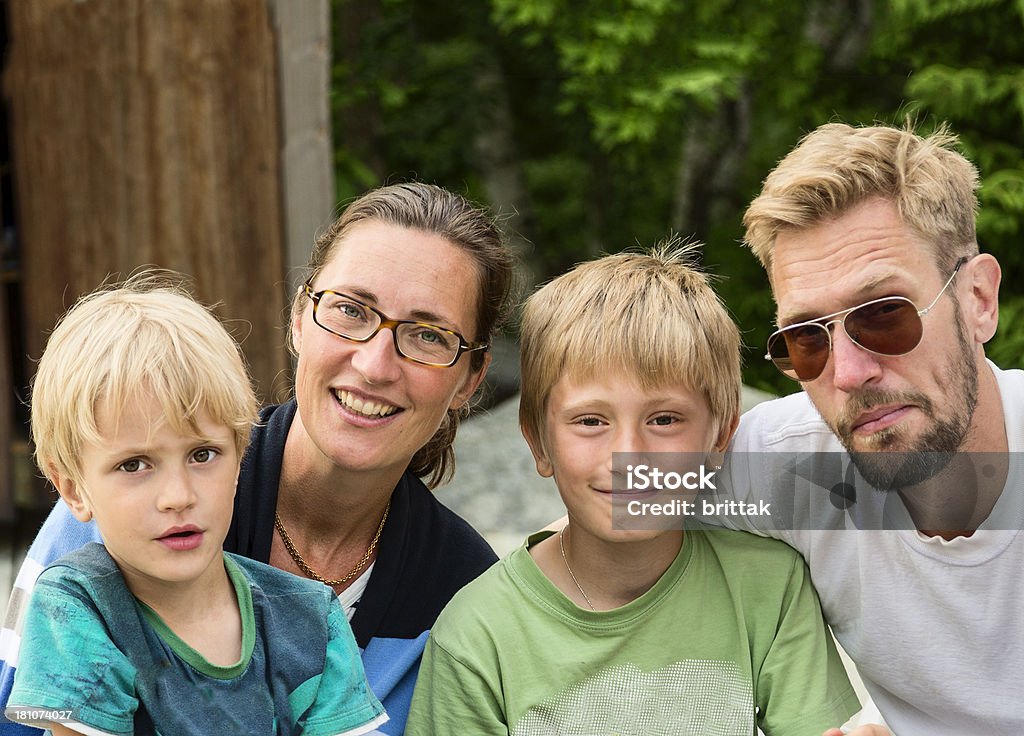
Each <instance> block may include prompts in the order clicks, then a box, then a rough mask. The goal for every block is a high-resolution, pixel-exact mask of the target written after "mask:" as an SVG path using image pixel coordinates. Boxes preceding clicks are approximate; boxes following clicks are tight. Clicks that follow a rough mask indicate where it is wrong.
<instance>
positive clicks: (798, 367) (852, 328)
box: [764, 256, 969, 381]
mask: <svg viewBox="0 0 1024 736" xmlns="http://www.w3.org/2000/svg"><path fill="white" fill-rule="evenodd" d="M968 260H969V259H968V258H967V257H966V256H965V257H963V258H961V259H960V260H959V261H957V262H956V267H955V268H954V269H953V273H952V274H951V275H950V277H949V278H948V279H947V280H946V283H945V284H944V285H943V287H942V288H941V289H940V290H939V293H938V294H936V295H935V298H934V299H932V303H931V304H929V305H928V306H927V307H925V308H924V309H918V308H917V305H916V304H914V302H912V301H910V300H909V299H907V298H906V297H905V296H887V297H883V298H881V299H872V300H871V301H869V302H865V303H864V304H860V305H858V306H856V307H850V308H849V309H843V310H842V311H839V312H835V313H833V314H828V315H825V316H824V317H819V318H818V319H813V320H810V321H808V322H799V323H797V324H795V325H787V326H786V327H783V328H782V329H780V330H776V331H775V332H773V333H772V335H771V337H769V338H768V352H767V353H766V354H765V356H764V357H765V359H766V360H770V361H772V362H773V363H774V364H775V367H776V368H778V369H779V370H780V371H782V373H783V374H784V375H786V376H788V377H789V378H792V379H794V380H796V381H813V380H814V379H815V378H817V377H818V376H820V375H821V372H822V371H823V370H825V365H826V364H827V363H828V356H829V355H830V354H831V353H832V331H831V329H830V328H831V327H832V325H834V324H841V325H842V326H843V329H844V330H845V331H846V334H847V335H848V336H849V338H850V339H851V340H853V342H854V343H855V344H856V345H858V346H859V347H861V348H863V349H864V350H867V351H868V352H871V353H875V354H876V355H906V354H907V353H909V352H910V351H911V350H913V349H914V348H916V347H917V346H918V344H919V343H920V342H921V335H922V334H923V332H924V325H923V324H922V323H921V318H922V317H923V316H925V315H926V314H928V312H929V311H931V309H932V307H934V306H935V305H936V303H937V302H938V301H939V297H941V296H942V295H943V293H945V291H946V289H947V288H949V285H950V284H951V283H953V279H954V278H956V275H957V272H958V271H960V267H961V266H963V265H964V264H965V263H967V261H968Z"/></svg>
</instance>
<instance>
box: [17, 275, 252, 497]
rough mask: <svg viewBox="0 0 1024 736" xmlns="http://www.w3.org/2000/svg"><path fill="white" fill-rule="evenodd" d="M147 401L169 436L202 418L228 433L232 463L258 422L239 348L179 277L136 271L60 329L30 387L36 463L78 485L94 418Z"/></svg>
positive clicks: (95, 436) (81, 304) (94, 433)
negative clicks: (155, 404)
mask: <svg viewBox="0 0 1024 736" xmlns="http://www.w3.org/2000/svg"><path fill="white" fill-rule="evenodd" d="M147 392H152V395H153V396H155V397H156V399H157V401H159V402H160V404H161V407H162V409H163V415H164V419H165V421H166V422H167V423H168V424H169V426H170V427H171V428H173V429H174V430H175V431H176V432H179V433H181V434H183V435H186V434H195V433H196V432H197V431H198V429H197V426H196V421H197V416H198V414H199V412H201V411H203V410H205V411H207V412H208V413H209V414H210V416H211V418H212V419H213V420H214V421H215V422H217V423H218V424H222V425H224V426H227V427H230V428H231V429H232V430H233V432H234V434H235V446H236V448H237V449H238V454H239V457H241V455H242V453H243V452H244V451H245V448H246V447H247V445H248V442H249V432H250V430H251V428H252V426H253V424H254V422H255V421H256V418H257V404H256V396H255V394H254V392H253V387H252V383H251V381H250V379H249V375H248V373H247V371H246V367H245V361H244V358H243V356H242V353H241V350H240V349H239V347H238V344H237V343H236V342H235V341H234V339H232V337H231V335H229V334H228V332H227V330H226V329H225V328H224V326H223V325H222V324H221V323H220V322H219V321H218V320H217V319H216V317H214V316H213V315H212V314H211V313H210V312H209V310H207V309H206V308H205V307H203V306H202V305H200V304H199V303H197V302H196V301H195V300H194V299H193V298H192V296H191V295H190V294H189V292H188V291H187V290H186V288H185V287H184V286H183V279H182V277H180V276H179V275H178V274H174V273H172V272H169V271H155V270H148V271H143V272H140V273H138V274H135V275H134V276H132V277H130V278H129V279H128V280H127V281H124V282H123V283H119V284H111V285H107V286H103V287H100V288H99V289H97V290H96V291H94V292H92V293H91V294H88V295H87V296H84V297H82V298H81V299H80V300H79V301H78V302H77V303H76V304H75V305H74V306H73V307H72V308H71V309H70V310H69V311H68V312H67V313H66V314H65V315H64V316H63V317H62V318H61V319H60V320H59V321H58V323H57V326H56V327H55V328H54V330H53V332H52V334H51V335H50V338H49V340H48V341H47V343H46V349H45V351H44V352H43V356H42V358H41V359H40V360H39V365H38V369H37V371H36V375H35V378H34V379H33V385H32V440H33V442H34V444H35V457H36V463H37V464H38V465H39V467H40V469H41V470H42V471H43V472H44V473H46V474H47V476H48V477H50V478H51V479H52V478H53V473H54V472H55V471H56V472H57V473H59V474H61V475H65V476H68V477H70V478H75V479H79V480H80V467H79V463H78V458H79V456H80V453H81V449H82V447H83V445H85V444H87V443H97V442H99V441H101V435H100V431H99V428H98V426H97V420H96V417H97V413H98V411H99V408H100V406H101V402H113V403H107V404H105V405H106V406H108V407H110V409H111V410H112V412H113V413H114V415H115V416H119V415H120V414H121V413H122V412H123V411H124V410H125V408H126V407H127V406H128V405H129V404H130V403H131V402H132V401H133V400H135V399H137V398H138V397H139V396H140V395H142V394H145V393H147Z"/></svg>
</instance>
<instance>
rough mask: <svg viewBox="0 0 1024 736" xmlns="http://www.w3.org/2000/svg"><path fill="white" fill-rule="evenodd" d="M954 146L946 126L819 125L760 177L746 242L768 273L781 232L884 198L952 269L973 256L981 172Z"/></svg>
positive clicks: (944, 266)
mask: <svg viewBox="0 0 1024 736" xmlns="http://www.w3.org/2000/svg"><path fill="white" fill-rule="evenodd" d="M956 144H957V137H956V136H955V135H954V134H953V133H951V132H950V131H949V129H948V128H946V127H945V126H942V127H940V128H939V129H938V130H937V131H935V132H934V133H932V134H931V135H929V136H920V135H918V134H916V133H915V132H914V131H913V130H912V129H911V127H910V126H909V125H908V126H907V127H905V128H895V127H889V126H881V125H876V126H871V127H864V128H855V127H851V126H849V125H844V124H842V123H829V124H827V125H822V126H821V127H820V128H818V129H816V130H814V131H813V132H811V133H809V134H808V135H806V136H805V137H804V138H803V139H802V140H801V141H800V143H799V144H798V145H797V146H796V148H794V149H793V150H792V151H791V152H790V153H789V154H788V155H787V156H786V157H785V158H783V159H782V161H780V162H779V164H778V166H776V167H775V170H774V171H772V172H771V173H770V174H769V175H768V177H767V178H766V179H765V181H764V187H763V189H762V191H761V194H759V195H758V196H757V198H755V199H754V201H753V202H751V203H750V207H748V208H747V211H746V214H745V215H744V216H743V225H744V227H745V228H746V237H745V241H746V243H747V245H749V246H750V248H751V250H753V252H754V255H755V256H757V258H758V260H759V261H760V262H761V265H762V266H764V268H765V270H766V271H767V272H768V274H769V276H771V266H772V253H773V251H774V248H775V240H776V237H777V236H778V234H779V232H780V231H784V230H802V229H805V228H808V227H812V226H815V225H817V224H819V223H822V222H825V221H828V220H831V219H834V218H837V217H840V216H842V215H843V214H844V213H846V212H847V211H849V210H850V209H851V208H853V207H855V206H857V205H858V204H860V203H862V202H865V201H867V200H870V199H874V198H881V199H884V200H887V201H889V202H892V203H893V204H895V205H896V208H897V210H898V212H899V214H900V216H901V217H902V219H903V222H904V223H905V224H906V225H908V226H909V227H911V228H912V229H913V230H915V231H916V232H917V234H918V235H920V236H921V237H922V238H923V239H924V241H925V242H926V243H928V244H929V246H930V247H931V248H932V251H933V254H934V256H935V260H936V264H937V265H938V266H939V268H940V270H942V271H948V270H951V269H952V268H953V265H954V263H955V262H956V261H957V259H958V258H960V257H961V256H965V255H966V256H971V255H975V254H977V252H978V245H977V242H976V240H975V218H976V216H977V211H978V199H977V195H976V192H977V189H978V187H979V182H978V171H977V169H976V168H975V167H974V165H973V164H972V163H971V162H970V161H968V160H967V159H966V158H964V156H963V155H961V154H960V153H959V152H957V151H956V150H955V147H956Z"/></svg>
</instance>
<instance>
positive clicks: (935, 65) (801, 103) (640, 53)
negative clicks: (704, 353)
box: [332, 0, 1024, 392]
mask: <svg viewBox="0 0 1024 736" xmlns="http://www.w3.org/2000/svg"><path fill="white" fill-rule="evenodd" d="M332 12H333V16H332V17H333V22H334V24H335V48H334V54H335V56H334V58H335V66H334V84H333V87H332V109H333V111H334V115H335V140H336V142H337V155H336V159H335V160H336V166H337V172H338V190H339V192H340V193H342V194H343V195H344V196H350V195H353V194H356V193H358V192H360V191H362V190H364V189H365V188H367V187H368V186H372V185H374V184H377V183H379V182H381V181H385V180H387V179H389V178H402V177H408V176H413V175H415V176H418V177H419V178H422V179H426V180H429V181H436V182H438V183H440V184H443V185H446V186H449V187H452V188H454V189H456V190H459V191H464V192H468V193H469V194H470V195H471V196H474V197H476V198H478V199H485V198H486V197H488V196H490V197H491V198H492V203H493V204H495V206H498V207H500V208H502V210H503V211H504V212H506V213H509V212H512V211H514V212H517V213H519V216H518V217H517V218H516V219H515V220H514V225H515V228H516V230H517V231H518V232H519V233H520V234H521V235H522V236H524V237H525V238H527V239H528V240H529V241H530V242H531V243H532V247H531V248H530V249H529V250H528V252H527V253H526V257H527V260H528V261H529V265H530V267H531V270H532V272H533V273H534V274H535V275H536V277H537V279H538V280H544V279H546V278H549V277H550V276H552V275H555V274H557V273H559V272H561V271H562V270H564V269H565V268H567V267H568V266H570V265H571V264H573V263H575V262H577V261H580V260H583V259H586V258H590V257H593V256H594V255H596V254H597V253H600V252H606V251H616V250H620V249H622V248H625V247H629V246H632V245H635V244H638V243H639V244H644V245H649V244H651V243H653V242H655V241H656V240H658V239H661V238H663V237H665V236H666V235H668V234H669V233H670V232H672V231H678V232H679V233H680V234H681V235H683V236H694V237H696V238H697V239H699V240H702V241H703V242H705V243H706V246H705V248H704V259H705V262H706V264H707V266H708V267H709V268H710V269H711V270H713V271H714V272H715V273H717V274H719V275H720V277H721V278H720V280H719V282H718V288H719V290H720V292H721V293H722V295H723V297H724V299H725V300H726V302H727V304H728V305H729V308H730V310H731V311H732V313H733V314H734V316H735V317H736V319H737V321H738V322H739V324H740V325H741V326H742V327H743V330H744V333H743V334H744V341H745V343H746V344H747V345H749V346H750V347H749V349H748V350H747V351H746V353H745V365H746V367H745V372H744V378H745V380H746V381H747V382H748V383H750V384H752V385H754V386H757V387H759V388H763V389H766V390H770V391H775V392H788V391H793V390H796V389H797V386H796V385H795V384H793V383H792V382H789V381H787V380H786V379H784V378H782V377H781V376H779V375H778V373H777V372H776V371H775V370H774V369H773V368H772V367H771V366H770V365H769V364H767V363H766V362H765V361H764V360H763V359H762V356H763V350H764V348H763V346H764V342H765V340H766V338H767V336H768V334H769V332H770V331H771V326H772V321H773V314H774V305H773V302H772V299H771V294H770V292H769V289H768V284H767V279H766V278H765V276H764V274H763V272H762V271H761V269H760V267H759V266H758V264H757V263H756V261H755V260H754V259H753V257H752V256H751V255H750V253H749V252H748V251H747V250H746V249H745V248H742V247H741V246H740V242H741V240H742V228H741V225H740V220H741V217H742V213H743V211H744V209H745V207H746V205H747V204H748V203H749V201H750V199H751V198H752V197H753V196H755V194H756V193H757V191H758V190H759V188H760V183H761V181H762V180H763V178H764V176H765V175H766V174H767V173H768V172H769V171H770V170H771V168H772V167H773V166H774V165H775V163H776V162H777V161H778V160H779V159H780V158H781V157H782V156H783V155H785V153H786V152H787V151H788V150H790V149H791V148H792V147H793V145H794V144H795V143H796V142H797V141H798V140H799V138H800V137H801V136H802V135H803V134H805V133H806V132H808V131H810V130H812V129H814V128H815V127H817V126H818V125H820V124H821V123H823V122H827V121H829V120H842V121H844V122H850V123H855V124H857V123H859V124H871V123H873V122H876V121H880V122H889V123H896V124H902V123H903V122H904V121H905V120H907V119H911V120H915V121H917V123H918V125H919V127H920V128H921V129H925V130H926V129H929V128H934V127H936V126H937V125H938V124H939V123H940V122H942V121H948V123H949V124H950V125H951V127H952V128H953V130H955V131H956V132H957V133H958V134H959V135H960V137H961V143H962V145H963V149H964V151H965V153H966V154H967V155H968V157H969V158H971V160H972V161H974V162H975V163H976V164H977V166H978V167H979V169H980V171H981V174H982V181H983V186H982V189H981V191H980V194H979V196H980V202H981V211H980V215H979V218H978V237H979V242H980V243H981V245H982V248H983V249H984V250H987V251H990V252H992V253H994V254H995V255H997V257H998V258H999V260H1000V263H1001V264H1002V267H1003V299H1002V317H1003V319H1002V321H1001V327H1000V330H999V333H998V334H997V336H996V338H995V340H994V341H993V342H992V344H991V345H990V346H989V353H990V355H992V357H993V358H994V359H995V360H996V361H997V362H999V363H1000V364H1002V365H1004V366H1019V365H1021V364H1022V363H1024V357H1022V356H1024V350H1022V348H1024V319H1021V317H1022V316H1024V296H1022V295H1021V293H1020V292H1021V290H1020V288H1019V286H1018V284H1020V283H1022V282H1024V249H1021V248H1020V247H1019V246H1018V243H1019V242H1020V239H1021V237H1022V236H1024V64H1022V60H1024V33H1022V31H1024V0H889V1H888V2H879V1H878V0H874V1H872V0H858V1H857V2H848V3H836V2H834V0H796V1H795V2H786V3H740V2H736V1H735V0H692V1H691V2H685V3H684V2H679V0H603V1H600V2H599V1H598V0H589V1H588V2H583V0H489V2H479V3H460V4H451V3H448V4H446V3H441V2H438V1H437V0H334V1H333V4H332ZM510 182H511V183H512V184H510ZM499 192H503V193H499ZM509 192H511V194H510V193H509ZM495 197H497V198H498V199H497V200H494V198H495Z"/></svg>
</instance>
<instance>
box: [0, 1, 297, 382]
mask: <svg viewBox="0 0 1024 736" xmlns="http://www.w3.org/2000/svg"><path fill="white" fill-rule="evenodd" d="M7 10H8V13H9V33H10V46H9V52H8V65H7V68H6V71H5V78H4V87H5V92H6V94H7V96H8V98H9V102H10V114H11V137H12V149H13V161H14V170H15V198H16V202H17V211H18V215H19V217H18V223H19V239H20V242H21V252H22V258H23V264H22V270H23V274H24V287H23V294H24V302H25V303H24V310H25V314H24V320H25V327H26V342H27V351H28V353H29V355H30V356H31V357H32V358H36V357H38V356H39V354H40V352H41V351H42V347H43V345H44V344H45V337H46V332H47V330H48V329H49V328H50V327H51V326H52V325H53V323H54V321H55V319H56V318H57V316H58V315H59V314H61V313H62V312H63V311H64V310H66V309H67V308H68V307H69V306H70V305H71V304H72V303H73V302H74V300H75V299H76V298H77V297H78V296H79V295H80V294H82V293H84V292H87V291H89V290H91V289H92V288H94V287H95V286H97V285H98V284H99V283H100V282H101V281H103V280H104V279H105V278H106V277H107V276H108V274H121V275H126V274H127V273H129V272H130V271H132V270H133V269H135V268H137V267H139V266H142V265H146V264H155V265H159V266H162V267H166V268H172V269H175V270H178V271H181V272H183V273H186V274H188V275H190V276H191V277H193V278H194V280H195V283H196V287H197V291H198V295H199V297H200V298H201V299H202V300H203V301H205V302H207V303H215V302H216V303H219V304H220V306H219V307H218V313H219V314H220V316H221V317H222V318H226V319H228V320H229V322H230V324H229V326H230V327H233V328H234V329H233V331H234V332H235V334H236V337H238V338H240V339H242V338H244V341H243V348H244V349H245V352H246V355H247V357H248V359H249V361H250V365H251V368H252V372H253V374H254V378H255V379H256V382H257V384H258V386H259V387H260V389H261V391H262V392H263V395H264V396H265V395H266V394H267V393H268V392H269V389H270V386H271V385H272V383H273V381H274V380H275V378H277V377H278V375H279V374H283V373H285V372H286V371H287V368H288V359H287V353H286V351H285V348H284V333H283V330H282V329H281V328H282V324H283V321H284V319H285V312H286V310H285V286H284V283H283V278H282V276H283V272H284V267H283V263H284V249H283V244H282V243H283V225H282V223H283V219H282V213H281V207H282V201H283V194H282V182H281V175H280V147H281V140H280V138H281V136H280V125H279V117H280V111H279V107H278V100H279V97H278V91H277V89H278V88H277V72H276V59H277V54H276V46H275V38H274V31H273V28H272V24H271V22H270V18H269V14H268V8H267V2H266V0H211V1H210V2H194V0H117V1H116V2H78V1H77V0H33V2H14V3H8V5H7Z"/></svg>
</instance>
